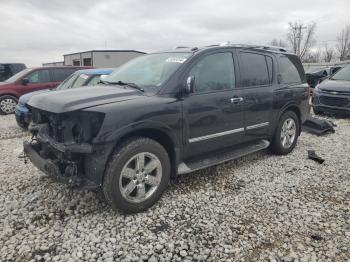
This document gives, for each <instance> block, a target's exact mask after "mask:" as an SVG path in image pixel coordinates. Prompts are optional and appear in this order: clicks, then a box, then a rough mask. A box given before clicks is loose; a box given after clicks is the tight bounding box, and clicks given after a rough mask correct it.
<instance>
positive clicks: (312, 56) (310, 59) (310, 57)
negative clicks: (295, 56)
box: [303, 49, 322, 63]
mask: <svg viewBox="0 0 350 262" xmlns="http://www.w3.org/2000/svg"><path fill="white" fill-rule="evenodd" d="M321 60H322V52H321V50H320V49H317V50H312V51H310V52H308V53H307V54H306V55H305V56H304V58H303V62H305V63H319V62H321Z"/></svg>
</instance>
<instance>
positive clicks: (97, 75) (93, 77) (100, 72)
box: [15, 68, 115, 128]
mask: <svg viewBox="0 0 350 262" xmlns="http://www.w3.org/2000/svg"><path fill="white" fill-rule="evenodd" d="M113 70H115V69H109V68H101V69H84V70H79V71H76V72H75V73H73V74H71V75H70V76H69V77H68V78H67V79H66V80H64V81H63V82H62V83H61V84H60V85H59V86H58V87H57V88H56V89H44V90H40V91H36V92H31V93H27V94H25V95H23V96H21V97H20V98H19V101H18V104H17V106H16V109H15V116H16V122H17V125H18V126H19V127H21V128H27V127H28V125H29V123H30V121H31V112H30V109H29V108H28V107H27V103H28V101H29V99H30V98H31V97H32V96H34V95H37V94H42V93H46V92H51V91H55V90H64V89H70V88H77V87H81V86H92V85H96V84H97V83H98V82H99V81H100V80H101V79H103V78H104V77H106V76H107V75H109V74H111V73H112V72H113Z"/></svg>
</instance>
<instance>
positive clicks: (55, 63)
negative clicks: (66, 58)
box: [43, 61, 64, 66]
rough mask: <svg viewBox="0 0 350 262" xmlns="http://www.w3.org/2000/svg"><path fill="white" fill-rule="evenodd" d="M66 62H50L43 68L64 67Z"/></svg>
mask: <svg viewBox="0 0 350 262" xmlns="http://www.w3.org/2000/svg"><path fill="white" fill-rule="evenodd" d="M63 65H64V62H63V61H62V62H50V63H43V66H63Z"/></svg>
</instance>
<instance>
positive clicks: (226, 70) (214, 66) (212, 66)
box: [190, 52, 235, 93]
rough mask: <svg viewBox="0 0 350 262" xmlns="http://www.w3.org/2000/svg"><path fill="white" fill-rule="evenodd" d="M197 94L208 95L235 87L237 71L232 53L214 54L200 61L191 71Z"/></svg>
mask: <svg viewBox="0 0 350 262" xmlns="http://www.w3.org/2000/svg"><path fill="white" fill-rule="evenodd" d="M190 76H194V79H195V84H194V87H195V92H196V93H207V92H215V91H223V90H229V89H232V88H234V87H235V70H234V64H233V58H232V54H231V53H230V52H225V53H218V54H212V55H208V56H206V57H204V58H203V59H202V60H200V61H199V62H198V63H197V64H196V65H195V66H194V67H193V68H192V69H191V71H190Z"/></svg>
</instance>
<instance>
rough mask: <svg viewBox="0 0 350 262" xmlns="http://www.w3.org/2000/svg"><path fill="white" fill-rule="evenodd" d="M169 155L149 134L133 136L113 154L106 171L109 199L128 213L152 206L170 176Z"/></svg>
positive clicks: (105, 187)
mask: <svg viewBox="0 0 350 262" xmlns="http://www.w3.org/2000/svg"><path fill="white" fill-rule="evenodd" d="M170 171H171V167H170V159H169V156H168V153H167V151H166V150H165V149H164V147H163V146H162V145H160V144H159V143H158V142H156V141H155V140H152V139H149V138H142V137H139V138H134V139H131V140H128V141H126V142H125V143H123V144H121V145H120V146H119V147H118V148H117V149H116V150H115V152H114V153H113V154H112V156H111V158H110V160H109V162H108V165H107V168H106V172H105V177H104V181H103V192H104V195H105V198H106V201H107V202H108V203H109V204H110V205H111V206H112V207H113V209H119V210H122V211H124V212H126V213H136V212H140V211H143V210H146V209H147V208H149V207H151V206H152V205H153V204H154V203H155V202H157V201H158V199H159V198H160V197H161V195H162V194H163V192H164V190H165V189H166V187H167V185H168V183H169V179H170Z"/></svg>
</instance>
